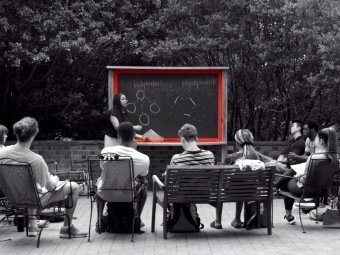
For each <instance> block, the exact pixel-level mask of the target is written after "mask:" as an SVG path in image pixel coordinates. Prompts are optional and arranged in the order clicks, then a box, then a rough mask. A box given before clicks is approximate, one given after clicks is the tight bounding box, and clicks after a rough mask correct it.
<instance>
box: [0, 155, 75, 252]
mask: <svg viewBox="0 0 340 255" xmlns="http://www.w3.org/2000/svg"><path fill="white" fill-rule="evenodd" d="M3 159H5V158H3ZM3 159H1V160H3ZM6 160H10V162H11V163H0V187H1V189H2V191H3V192H4V194H5V196H6V198H7V200H8V202H9V203H10V204H11V206H12V207H14V208H15V209H16V212H15V214H23V215H24V217H25V222H26V235H28V219H29V218H30V216H40V215H28V213H27V212H26V210H22V209H25V208H31V209H37V210H40V211H42V210H44V209H48V208H54V210H53V212H54V216H53V217H51V218H50V220H52V219H54V218H57V217H61V216H66V217H67V218H68V227H69V238H71V232H70V219H69V217H68V215H67V214H66V213H64V212H63V211H62V210H61V208H72V207H73V204H72V199H71V201H70V204H71V205H69V203H68V202H69V201H68V200H67V198H65V199H64V200H62V201H59V202H55V203H51V204H48V205H46V206H43V205H42V204H41V202H40V198H39V192H38V190H37V186H36V181H35V178H34V175H33V172H32V169H31V165H30V164H29V163H27V162H21V161H18V160H15V159H10V158H6ZM71 194H72V187H71ZM18 212H20V213H18ZM48 221H49V220H46V221H45V222H44V223H43V224H42V227H41V229H40V231H39V235H38V241H37V247H38V248H39V244H40V236H41V232H42V231H43V229H44V227H45V225H46V224H47V223H48Z"/></svg>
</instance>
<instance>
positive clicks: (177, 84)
mask: <svg viewBox="0 0 340 255" xmlns="http://www.w3.org/2000/svg"><path fill="white" fill-rule="evenodd" d="M114 75H115V78H114V80H115V83H116V86H115V93H117V92H119V93H123V94H125V95H126V97H127V98H128V104H127V107H126V109H127V111H128V112H129V116H130V120H131V122H132V123H133V124H134V125H137V124H140V125H142V126H143V129H142V130H141V131H140V132H139V133H140V134H142V135H143V134H144V133H146V132H148V131H149V130H153V131H154V132H155V133H157V134H158V135H159V136H161V137H163V138H165V139H178V130H179V129H180V128H181V127H182V126H183V125H184V124H185V123H190V124H192V125H194V126H196V127H197V130H198V136H199V138H200V139H201V141H202V139H203V140H209V139H218V138H220V134H219V132H220V130H221V129H220V126H221V123H220V122H221V117H220V116H221V111H220V110H221V109H220V108H221V105H220V104H221V100H220V98H221V97H220V96H221V95H219V93H221V72H219V71H214V72H212V71H209V72H207V71H206V72H205V73H204V72H203V73H202V72H195V73H193V72H189V73H183V72H182V73H166V72H164V71H163V73H159V72H156V73H150V72H149V73H148V72H145V71H143V72H138V73H132V72H129V73H125V72H124V71H115V74H114Z"/></svg>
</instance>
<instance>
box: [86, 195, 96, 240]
mask: <svg viewBox="0 0 340 255" xmlns="http://www.w3.org/2000/svg"><path fill="white" fill-rule="evenodd" d="M90 204H91V212H90V224H89V238H88V239H87V241H88V242H91V224H92V210H93V203H92V199H91V200H90ZM97 217H98V216H97Z"/></svg>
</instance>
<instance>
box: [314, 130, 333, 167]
mask: <svg viewBox="0 0 340 255" xmlns="http://www.w3.org/2000/svg"><path fill="white" fill-rule="evenodd" d="M318 137H319V139H322V140H323V141H324V143H325V147H326V150H327V155H326V156H327V157H328V158H329V159H330V160H331V161H332V164H338V154H337V152H336V151H337V138H336V132H335V130H334V128H331V127H330V128H324V129H321V130H320V131H319V132H318Z"/></svg>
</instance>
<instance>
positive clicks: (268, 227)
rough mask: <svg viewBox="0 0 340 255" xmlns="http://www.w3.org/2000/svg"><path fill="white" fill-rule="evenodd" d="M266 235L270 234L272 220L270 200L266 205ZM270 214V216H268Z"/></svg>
mask: <svg viewBox="0 0 340 255" xmlns="http://www.w3.org/2000/svg"><path fill="white" fill-rule="evenodd" d="M266 205H267V234H268V235H271V234H272V226H273V225H272V224H273V222H272V219H273V214H272V213H273V204H272V200H271V199H270V200H268V201H267V203H266ZM270 214H271V215H270Z"/></svg>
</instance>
